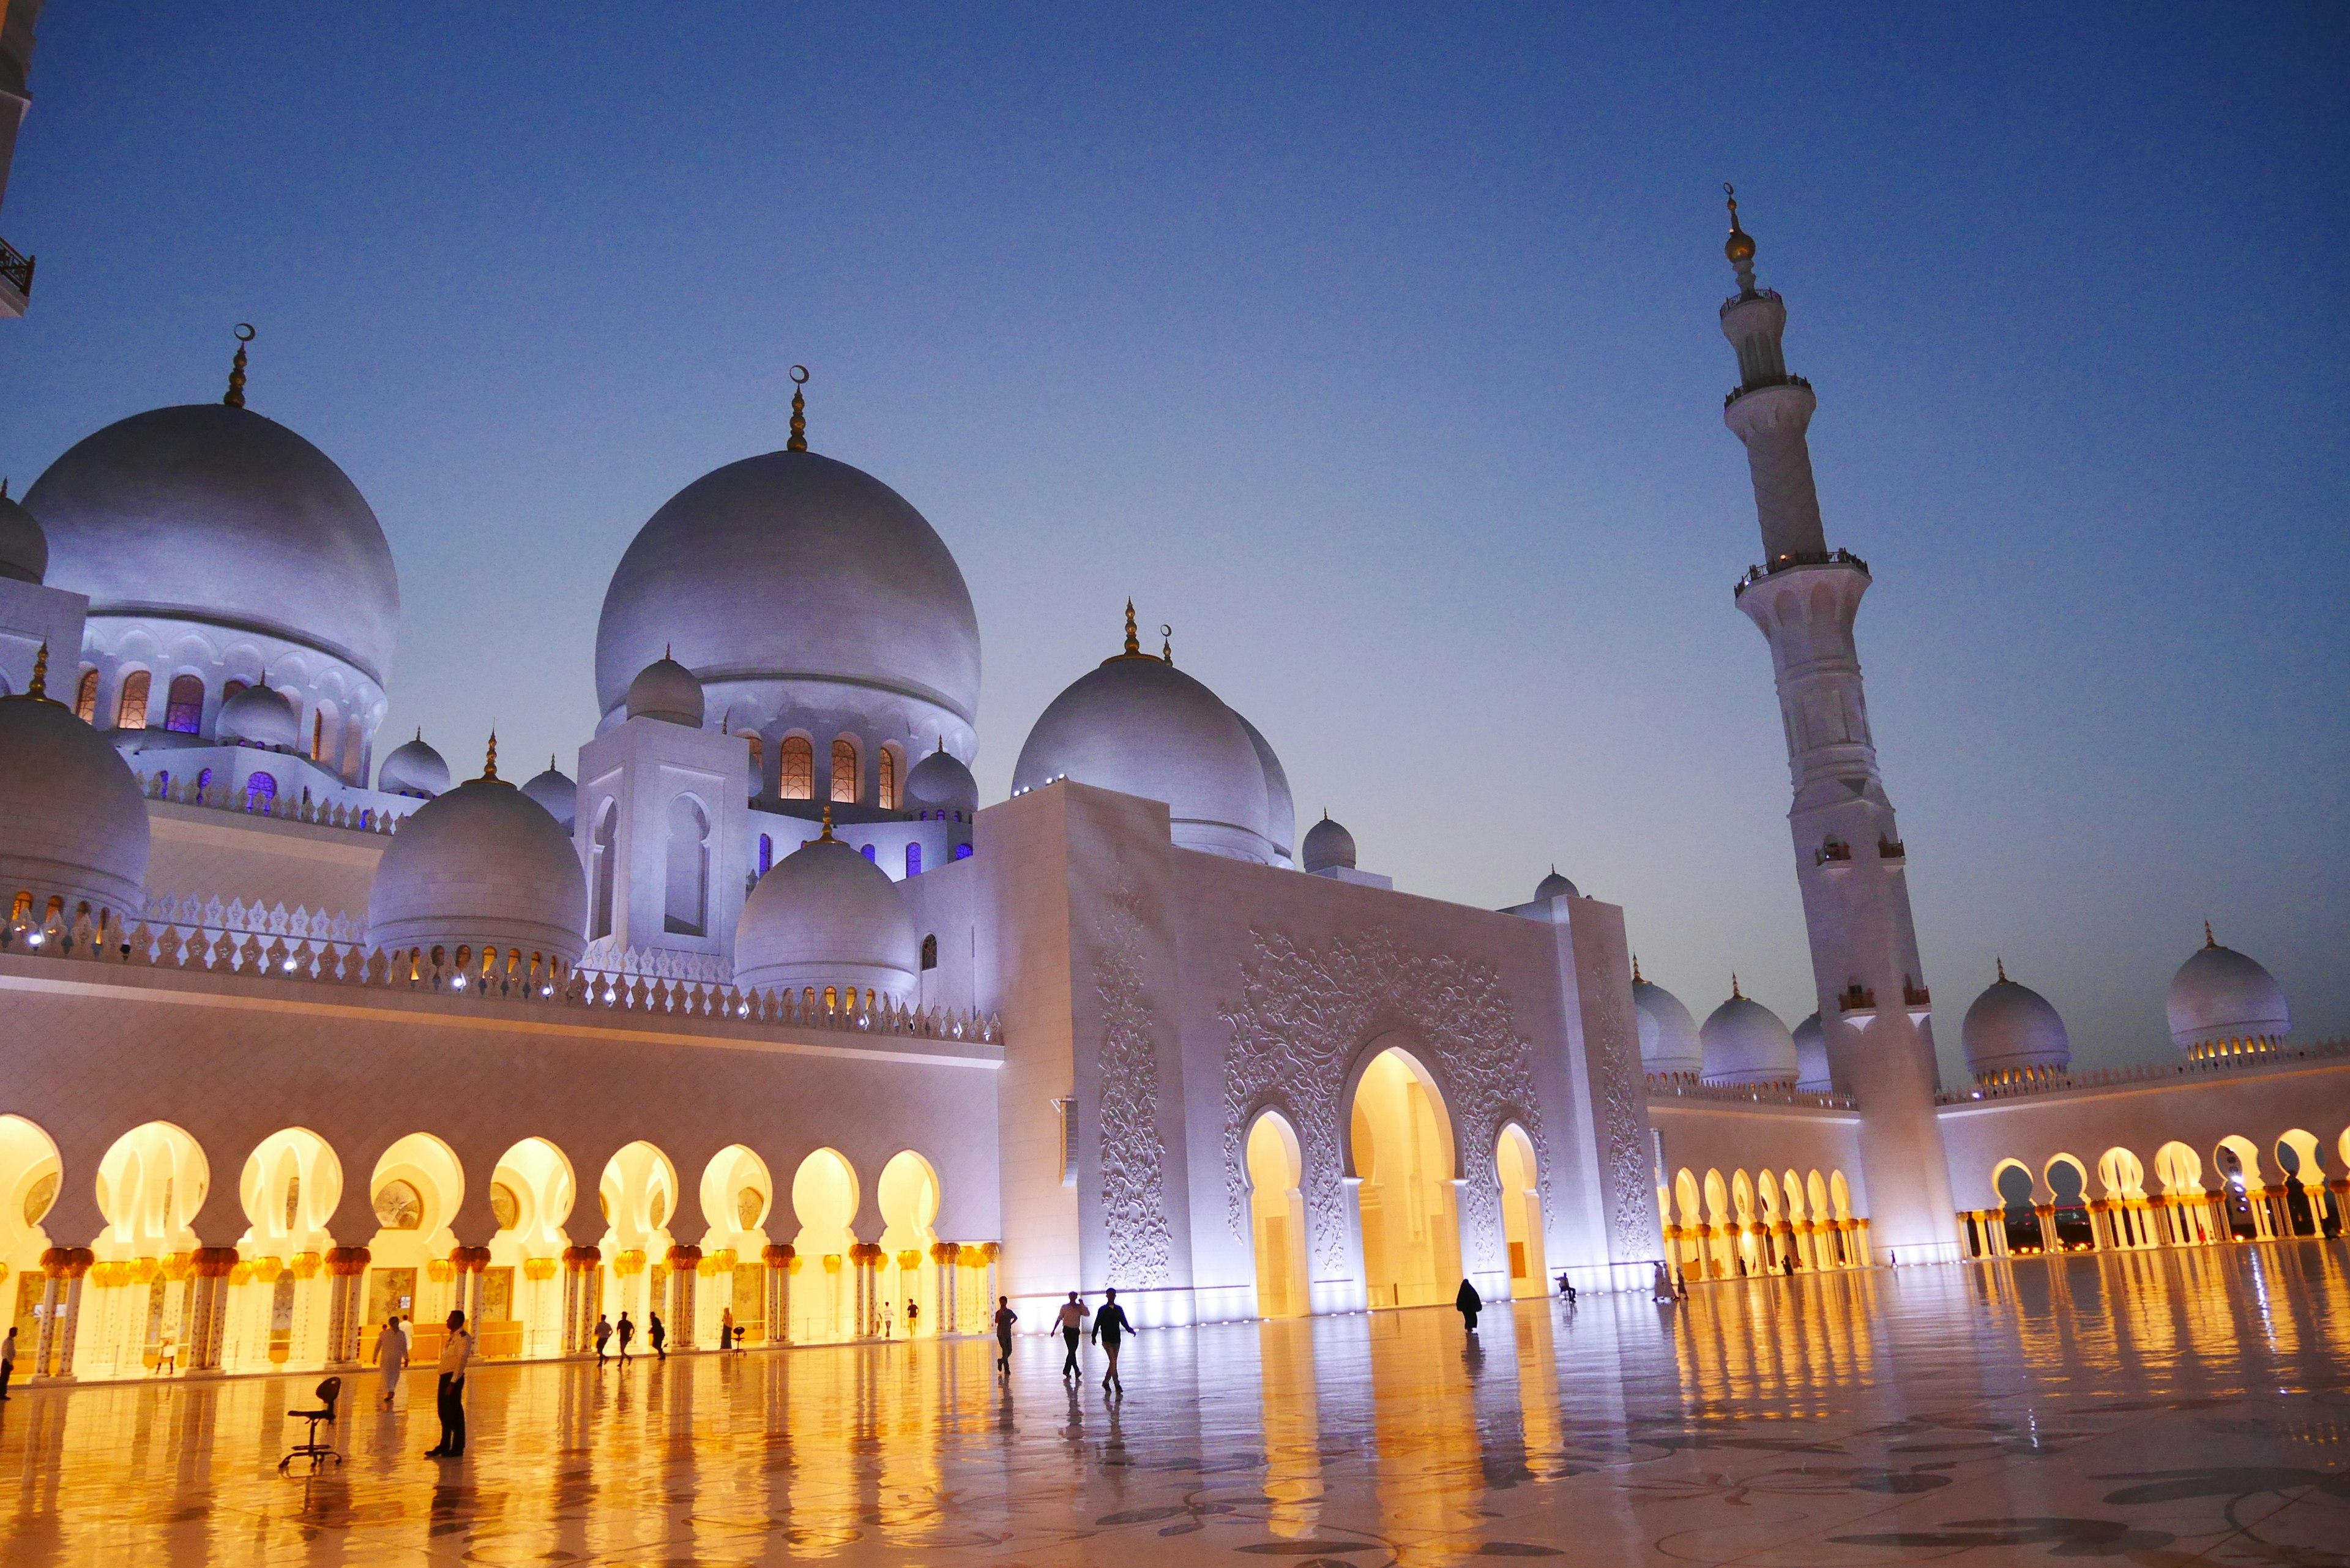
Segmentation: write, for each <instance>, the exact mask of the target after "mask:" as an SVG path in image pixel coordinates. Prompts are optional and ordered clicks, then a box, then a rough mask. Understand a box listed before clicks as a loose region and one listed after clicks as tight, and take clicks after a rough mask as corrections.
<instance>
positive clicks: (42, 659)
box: [25, 639, 49, 702]
mask: <svg viewBox="0 0 2350 1568" xmlns="http://www.w3.org/2000/svg"><path fill="white" fill-rule="evenodd" d="M25 695H26V696H27V697H30V698H31V699H32V700H33V701H36V702H46V701H48V700H49V645H48V643H47V640H46V639H45V640H44V641H43V642H42V643H41V651H40V652H38V653H36V654H35V655H33V684H32V686H31V688H30V689H29V690H27V691H26V693H25Z"/></svg>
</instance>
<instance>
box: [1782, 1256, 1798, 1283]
mask: <svg viewBox="0 0 2350 1568" xmlns="http://www.w3.org/2000/svg"><path fill="white" fill-rule="evenodd" d="M1779 1272H1781V1273H1783V1274H1785V1275H1786V1276H1787V1277H1788V1278H1789V1279H1793V1278H1794V1277H1795V1254H1794V1253H1793V1252H1789V1253H1788V1254H1786V1255H1785V1256H1784V1257H1783V1258H1781V1259H1780V1260H1779Z"/></svg>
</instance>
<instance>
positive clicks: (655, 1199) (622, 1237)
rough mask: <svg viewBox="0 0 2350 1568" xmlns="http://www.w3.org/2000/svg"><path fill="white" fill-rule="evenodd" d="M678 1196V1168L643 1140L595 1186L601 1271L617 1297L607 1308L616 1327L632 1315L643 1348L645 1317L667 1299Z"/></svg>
mask: <svg viewBox="0 0 2350 1568" xmlns="http://www.w3.org/2000/svg"><path fill="white" fill-rule="evenodd" d="M677 1191H678V1183H677V1166H676V1165H675V1163H674V1162H672V1161H671V1159H670V1158H669V1156H667V1155H666V1154H663V1153H662V1152H661V1151H660V1149H658V1148H656V1147H653V1146H652V1145H651V1144H649V1143H647V1142H645V1141H644V1140H643V1139H641V1138H639V1140H638V1141H636V1142H635V1143H632V1144H629V1145H627V1146H626V1147H623V1148H622V1149H621V1150H620V1152H619V1153H618V1154H616V1155H614V1156H613V1157H612V1158H610V1159H609V1160H608V1161H607V1162H606V1163H605V1166H604V1174H603V1177H602V1178H601V1179H599V1180H598V1182H597V1184H596V1200H597V1202H598V1204H599V1205H600V1206H601V1207H602V1209H603V1211H604V1223H605V1226H606V1230H605V1231H604V1237H603V1240H602V1241H601V1242H600V1243H599V1244H598V1245H599V1248H600V1250H601V1251H602V1252H603V1254H604V1262H603V1265H602V1266H603V1267H604V1268H605V1269H606V1270H607V1271H608V1272H609V1273H610V1276H611V1279H612V1282H613V1284H614V1286H615V1291H614V1294H615V1295H616V1296H617V1297H618V1299H617V1300H616V1301H608V1302H607V1303H606V1305H607V1306H608V1307H609V1308H611V1310H612V1311H613V1313H614V1314H615V1316H614V1319H613V1321H614V1322H615V1323H617V1322H618V1321H619V1317H618V1315H617V1314H619V1313H627V1314H629V1321H630V1323H631V1324H633V1325H634V1326H635V1328H636V1331H637V1343H638V1344H639V1345H643V1344H644V1343H645V1339H644V1335H645V1332H646V1329H647V1327H648V1326H649V1325H648V1324H647V1321H646V1316H645V1314H647V1313H648V1312H658V1311H660V1309H661V1307H662V1306H663V1305H664V1304H666V1303H667V1300H668V1296H667V1287H668V1284H669V1250H670V1248H671V1246H672V1245H674V1244H675V1242H676V1238H675V1237H673V1236H672V1235H671V1234H670V1229H669V1222H670V1220H671V1219H672V1218H673V1217H674V1216H675V1215H676V1213H677ZM672 1332H674V1331H672Z"/></svg>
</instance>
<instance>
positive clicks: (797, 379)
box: [784, 365, 808, 452]
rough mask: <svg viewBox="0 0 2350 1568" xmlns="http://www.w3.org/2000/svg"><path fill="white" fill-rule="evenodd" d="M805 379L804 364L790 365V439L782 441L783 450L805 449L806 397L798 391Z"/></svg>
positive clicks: (805, 369) (806, 374)
mask: <svg viewBox="0 0 2350 1568" xmlns="http://www.w3.org/2000/svg"><path fill="white" fill-rule="evenodd" d="M807 379H808V368H807V367H806V365H795V366H793V367H792V439H791V440H789V441H785V443H784V450H785V452H806V451H807V399H806V397H804V396H802V395H801V392H800V389H801V388H802V387H805V386H806V385H807Z"/></svg>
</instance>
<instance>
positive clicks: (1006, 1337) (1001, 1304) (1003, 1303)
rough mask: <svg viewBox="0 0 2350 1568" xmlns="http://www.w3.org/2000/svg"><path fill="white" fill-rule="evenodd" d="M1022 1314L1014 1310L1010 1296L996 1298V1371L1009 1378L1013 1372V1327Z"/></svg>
mask: <svg viewBox="0 0 2350 1568" xmlns="http://www.w3.org/2000/svg"><path fill="white" fill-rule="evenodd" d="M1019 1321H1020V1314H1018V1313H1016V1312H1014V1311H1013V1310H1012V1298H1011V1297H1010V1296H998V1297H996V1298H995V1346H996V1349H995V1369H996V1370H997V1371H998V1372H1001V1373H1003V1374H1004V1375H1005V1376H1010V1375H1011V1372H1012V1325H1013V1324H1015V1323H1018V1322H1019Z"/></svg>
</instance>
